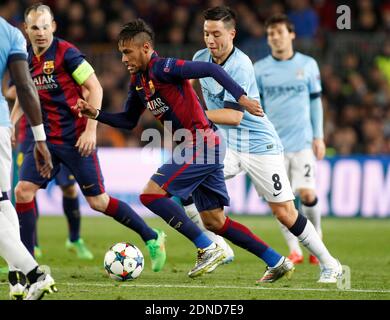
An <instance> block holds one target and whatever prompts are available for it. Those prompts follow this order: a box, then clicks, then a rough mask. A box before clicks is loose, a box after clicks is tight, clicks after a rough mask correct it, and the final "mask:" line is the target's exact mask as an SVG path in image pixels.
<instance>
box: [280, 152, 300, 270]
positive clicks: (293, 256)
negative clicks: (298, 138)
mask: <svg viewBox="0 0 390 320" xmlns="http://www.w3.org/2000/svg"><path fill="white" fill-rule="evenodd" d="M294 154H295V153H287V154H284V165H285V168H286V172H287V174H288V179H289V180H290V184H291V186H292V189H293V190H295V184H294V183H295V182H296V176H295V171H294V167H295V161H296V157H294ZM295 200H297V199H295ZM294 203H297V201H294ZM296 208H298V206H296ZM278 223H279V226H280V230H281V232H282V235H283V237H284V239H285V240H286V243H287V247H288V249H289V255H288V258H289V259H290V260H291V261H292V262H293V263H294V264H299V263H302V262H303V259H304V257H303V252H302V249H301V247H300V245H299V241H298V238H297V237H296V236H294V235H293V234H292V233H291V232H290V230H288V228H286V226H284V225H283V224H282V223H280V222H279V220H278Z"/></svg>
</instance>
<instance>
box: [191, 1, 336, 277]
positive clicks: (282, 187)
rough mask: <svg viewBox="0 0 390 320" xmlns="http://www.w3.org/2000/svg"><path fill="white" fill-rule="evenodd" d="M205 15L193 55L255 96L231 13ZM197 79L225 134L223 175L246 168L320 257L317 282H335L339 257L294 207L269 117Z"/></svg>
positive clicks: (273, 271) (271, 270)
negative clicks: (198, 46) (257, 114)
mask: <svg viewBox="0 0 390 320" xmlns="http://www.w3.org/2000/svg"><path fill="white" fill-rule="evenodd" d="M204 18H205V22H204V29H203V31H204V40H205V43H206V46H207V48H206V49H203V50H200V51H198V52H197V53H195V55H194V59H193V60H195V61H207V62H213V63H215V64H218V65H220V66H222V67H223V69H225V70H226V72H227V73H228V74H229V75H231V77H232V78H233V79H234V80H235V81H236V82H237V83H238V84H240V85H241V86H242V88H244V89H245V91H246V92H247V93H248V95H249V97H251V98H253V99H257V100H260V97H259V91H258V88H257V84H256V79H255V73H254V69H253V65H252V63H251V61H250V59H249V57H248V56H247V55H245V54H244V53H243V52H242V51H240V50H239V49H238V48H236V47H235V46H234V45H233V39H234V37H235V34H236V29H235V25H236V18H235V13H234V12H233V11H232V10H230V9H229V8H227V7H215V8H211V9H208V10H206V11H205V12H204ZM200 84H201V88H202V94H203V98H204V100H205V102H206V106H207V108H208V109H209V110H208V111H206V114H207V116H208V118H209V119H210V120H212V121H213V122H214V123H216V124H217V125H218V126H219V127H220V128H221V129H222V130H223V132H224V133H225V137H226V139H227V145H228V149H227V154H226V158H225V161H224V165H225V168H224V175H225V178H226V179H229V178H232V177H234V176H236V175H237V174H239V173H240V172H241V171H244V172H246V173H247V174H248V175H249V177H250V178H251V180H252V182H253V184H254V185H255V188H256V190H257V192H258V194H259V196H264V198H265V199H266V201H267V202H268V204H269V206H270V207H271V210H272V212H273V214H274V215H275V216H276V217H277V219H278V220H279V221H280V222H281V223H282V224H283V225H284V226H286V228H288V229H289V230H290V232H291V233H292V234H294V235H295V236H296V237H297V238H298V239H299V240H300V241H301V242H302V244H303V245H304V246H305V247H306V248H307V249H308V250H309V251H310V252H311V253H312V254H313V255H315V256H316V257H317V258H318V259H319V260H320V263H321V274H320V278H319V280H318V281H319V282H323V283H335V282H337V278H338V277H339V276H341V272H342V269H341V265H340V263H339V261H338V260H336V259H335V258H334V257H332V256H331V254H330V253H329V251H328V250H327V248H326V247H325V245H324V244H323V242H322V240H321V238H320V237H319V236H318V234H317V232H316V230H315V228H314V226H313V224H312V223H311V222H310V221H309V220H308V219H307V218H306V217H305V216H303V215H301V214H299V213H298V212H297V210H296V209H295V207H294V202H293V199H294V195H293V192H292V190H291V186H290V182H289V180H288V177H287V173H286V169H285V167H284V159H283V147H282V144H281V142H280V139H279V137H278V135H277V133H276V131H275V128H274V126H273V125H272V123H271V122H270V121H269V119H268V117H267V116H264V117H261V118H260V117H254V116H252V115H250V114H249V113H248V112H246V111H245V110H244V109H243V108H241V107H240V106H238V105H237V103H235V102H234V100H233V99H232V96H231V95H230V94H229V93H228V92H227V91H226V90H224V89H223V88H222V87H221V86H220V85H219V84H218V83H217V82H216V81H215V80H213V79H211V78H205V79H200ZM206 227H207V226H206ZM290 264H292V263H291V261H290V260H289V259H286V260H285V261H280V262H279V264H275V265H270V264H269V265H268V268H267V270H268V272H267V273H266V274H265V275H264V277H263V278H261V279H259V281H258V282H272V281H273V280H274V279H275V278H277V277H278V274H279V271H280V269H281V268H290Z"/></svg>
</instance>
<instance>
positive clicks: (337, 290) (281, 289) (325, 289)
mask: <svg viewBox="0 0 390 320" xmlns="http://www.w3.org/2000/svg"><path fill="white" fill-rule="evenodd" d="M118 283H120V282H118ZM57 284H58V285H66V286H95V287H118V286H116V285H114V284H104V283H89V282H82V283H80V282H77V283H75V282H59V283H57ZM119 287H130V288H136V287H141V288H183V289H232V290H237V289H242V290H270V291H322V292H330V291H332V292H358V293H390V290H376V289H346V290H341V289H337V288H334V289H331V288H329V289H327V288H266V287H258V286H253V287H248V286H243V287H240V286H220V285H216V286H195V285H185V284H126V283H123V284H122V283H120V285H119Z"/></svg>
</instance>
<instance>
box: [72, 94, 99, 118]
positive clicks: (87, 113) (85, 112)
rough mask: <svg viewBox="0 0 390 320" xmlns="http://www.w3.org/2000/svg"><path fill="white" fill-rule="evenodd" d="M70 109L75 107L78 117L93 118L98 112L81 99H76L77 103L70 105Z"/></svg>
mask: <svg viewBox="0 0 390 320" xmlns="http://www.w3.org/2000/svg"><path fill="white" fill-rule="evenodd" d="M72 109H76V110H77V111H78V112H79V117H80V118H81V117H83V116H84V117H87V118H90V119H95V118H96V116H97V114H98V111H97V109H96V108H94V107H92V106H91V105H90V104H88V102H87V101H85V100H83V99H77V103H76V105H75V106H73V107H72Z"/></svg>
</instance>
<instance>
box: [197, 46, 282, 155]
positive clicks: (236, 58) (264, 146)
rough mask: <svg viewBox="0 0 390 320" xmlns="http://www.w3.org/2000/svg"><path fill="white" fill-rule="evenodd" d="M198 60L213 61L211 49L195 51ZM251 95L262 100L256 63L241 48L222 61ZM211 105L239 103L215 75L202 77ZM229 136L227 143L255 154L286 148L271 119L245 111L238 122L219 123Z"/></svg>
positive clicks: (205, 96)
mask: <svg viewBox="0 0 390 320" xmlns="http://www.w3.org/2000/svg"><path fill="white" fill-rule="evenodd" d="M193 60H194V61H205V62H212V61H213V60H212V57H211V54H210V52H209V50H208V49H207V48H206V49H202V50H200V51H198V52H196V53H195V55H194V57H193ZM221 67H223V68H224V70H225V71H226V72H227V73H228V74H229V75H230V76H231V77H232V78H233V80H234V81H236V82H237V83H238V84H239V85H240V86H241V87H242V88H243V89H244V90H245V92H246V93H247V96H248V97H249V98H251V99H256V100H259V99H260V96H259V91H258V88H257V85H256V79H255V73H254V70H253V64H252V62H251V60H250V59H249V57H248V56H247V55H246V54H245V53H243V52H242V51H241V50H239V49H238V48H234V49H233V52H232V53H231V54H230V56H229V57H228V58H227V60H226V61H225V62H224V63H223V64H222V65H221ZM199 81H200V84H201V87H202V93H203V97H204V100H205V102H206V106H207V109H209V110H215V109H222V108H224V105H225V103H232V104H237V101H236V100H235V99H234V98H233V97H232V95H231V94H230V93H229V92H228V91H226V90H225V89H224V88H223V87H222V86H221V85H220V84H219V83H218V82H217V81H215V80H214V79H213V78H202V79H199ZM217 127H218V128H220V129H222V130H221V131H222V133H223V135H224V137H225V138H226V140H227V146H228V147H229V148H231V149H233V150H237V151H239V152H245V153H255V154H280V153H282V152H283V147H282V144H281V141H280V139H279V137H278V135H277V133H276V130H275V128H274V126H273V125H272V123H271V121H269V119H268V118H267V116H264V117H257V116H254V115H252V114H250V113H249V112H247V111H245V112H244V116H243V118H242V121H241V123H240V124H239V125H238V126H228V125H217Z"/></svg>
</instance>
